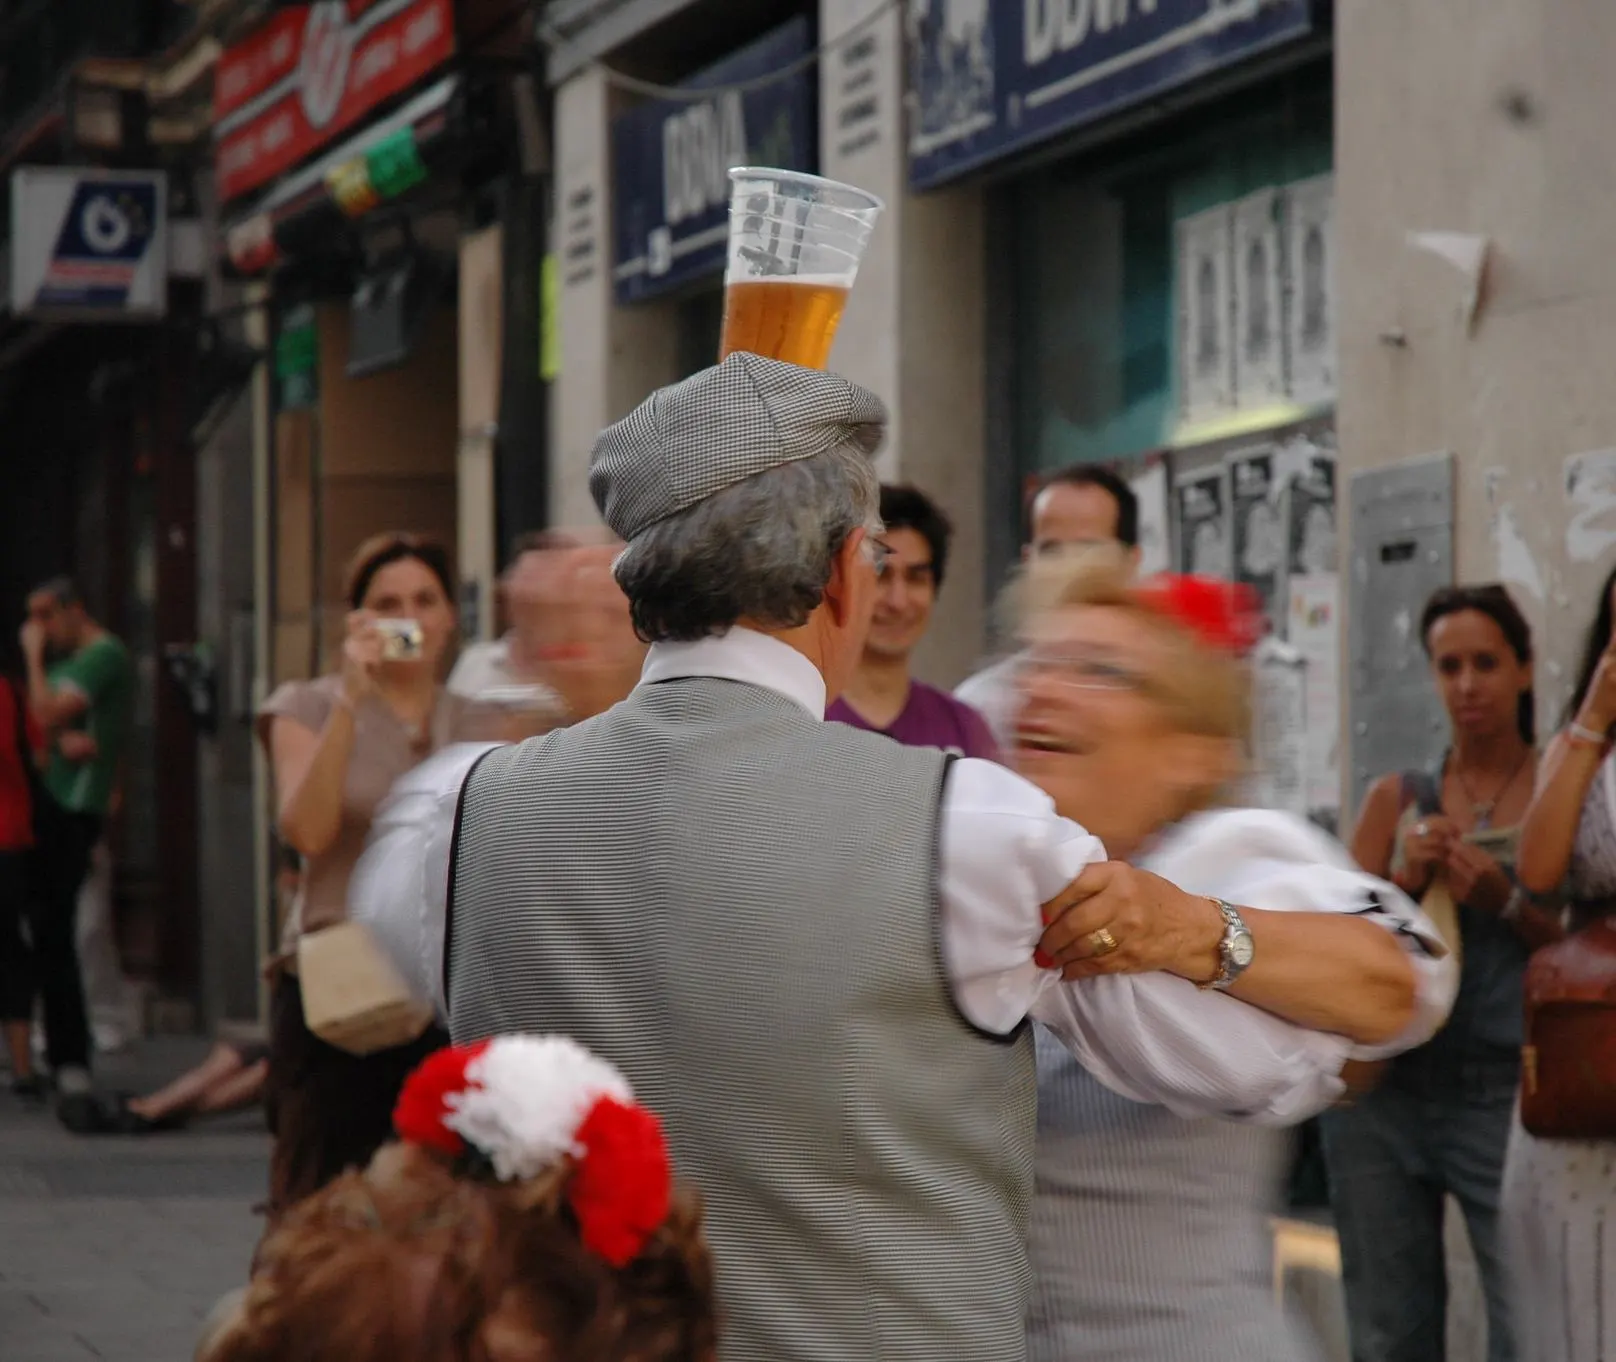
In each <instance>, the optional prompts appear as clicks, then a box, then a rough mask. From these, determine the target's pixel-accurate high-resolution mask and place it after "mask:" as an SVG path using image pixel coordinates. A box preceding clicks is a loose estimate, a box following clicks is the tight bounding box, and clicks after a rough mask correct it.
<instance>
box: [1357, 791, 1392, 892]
mask: <svg viewBox="0 0 1616 1362" xmlns="http://www.w3.org/2000/svg"><path fill="white" fill-rule="evenodd" d="M1401 797H1402V782H1401V781H1400V780H1399V779H1398V778H1397V777H1396V776H1382V777H1381V778H1380V779H1379V780H1377V781H1376V782H1375V783H1374V784H1373V785H1371V786H1370V787H1369V794H1368V795H1367V796H1366V797H1365V799H1364V802H1363V807H1362V808H1361V809H1359V810H1358V826H1357V827H1355V828H1354V829H1353V830H1352V859H1353V860H1355V861H1357V862H1358V864H1359V865H1361V866H1362V867H1363V868H1364V869H1365V870H1367V871H1368V872H1369V873H1370V874H1371V875H1378V876H1379V877H1380V878H1381V879H1383V880H1389V879H1390V878H1391V868H1392V849H1393V848H1394V847H1395V846H1396V844H1397V820H1398V819H1399V818H1400V817H1402V812H1403V811H1402V808H1401V807H1400V801H1401Z"/></svg>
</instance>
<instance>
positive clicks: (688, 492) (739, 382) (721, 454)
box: [589, 351, 887, 540]
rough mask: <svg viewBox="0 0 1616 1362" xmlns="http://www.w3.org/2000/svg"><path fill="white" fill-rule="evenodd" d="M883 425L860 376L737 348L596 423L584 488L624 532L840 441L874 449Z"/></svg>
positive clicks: (882, 411) (631, 533)
mask: <svg viewBox="0 0 1616 1362" xmlns="http://www.w3.org/2000/svg"><path fill="white" fill-rule="evenodd" d="M886 423H887V411H886V407H885V406H884V405H883V404H882V402H881V399H880V398H879V397H877V396H876V395H875V394H874V393H872V392H868V391H867V390H865V389H864V388H861V387H859V386H858V385H857V384H856V383H850V382H848V380H847V379H845V378H842V377H840V376H839V375H837V374H830V373H826V372H824V371H823V370H821V369H804V368H802V367H801V366H800V365H796V364H784V363H782V362H781V361H780V360H777V359H765V358H763V357H762V356H761V355H752V354H747V353H745V352H744V351H736V352H735V353H733V354H731V355H729V356H728V357H727V358H726V359H725V360H724V361H723V362H722V363H720V364H718V365H716V366H715V367H713V368H711V369H703V370H702V371H701V372H700V373H698V374H695V375H693V376H692V377H690V378H687V379H685V380H684V382H682V383H675V384H673V385H672V386H671V387H667V388H659V389H658V390H657V391H656V392H654V393H652V394H651V396H650V397H648V398H646V399H645V401H644V402H642V403H640V405H639V406H638V407H636V408H635V409H634V410H633V411H632V412H630V413H629V414H628V415H627V416H625V417H624V418H623V419H622V420H621V421H619V422H618V423H617V424H616V425H613V426H608V427H607V428H606V429H605V430H604V431H602V432H601V435H600V438H599V439H598V440H597V441H596V442H595V449H594V452H593V453H592V454H591V455H590V458H589V490H590V492H591V493H592V494H593V495H594V498H595V505H596V506H598V507H599V508H600V513H601V515H602V516H604V517H605V519H606V523H607V524H608V525H610V526H611V527H612V529H613V530H615V531H616V532H617V533H618V535H620V536H621V537H622V538H623V539H625V540H629V539H633V538H634V537H635V536H636V535H638V534H641V533H643V532H644V531H646V530H648V529H649V528H650V527H651V526H652V525H655V524H656V523H657V522H658V521H660V520H666V519H667V518H668V517H669V516H671V515H677V514H678V513H679V512H680V511H684V510H688V509H689V508H690V507H692V506H694V505H695V504H696V503H697V502H700V501H705V500H706V499H707V498H708V497H710V496H712V495H713V494H714V493H715V492H722V491H723V490H724V489H725V488H726V487H733V486H734V485H735V484H736V483H738V482H745V481H746V479H747V478H751V477H756V476H757V475H758V474H759V473H766V472H768V471H769V469H771V468H779V467H781V466H782V465H784V464H788V463H795V462H797V461H798V460H799V459H811V458H812V457H813V456H814V455H815V454H823V453H824V452H825V451H826V450H829V449H834V448H836V447H837V446H838V445H846V446H849V447H851V448H853V449H856V450H858V451H860V452H861V453H863V454H866V455H871V454H874V453H875V451H876V450H877V449H879V448H880V447H881V441H882V439H883V438H884V437H885V435H886Z"/></svg>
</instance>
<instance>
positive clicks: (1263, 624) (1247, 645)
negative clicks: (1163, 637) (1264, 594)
mask: <svg viewBox="0 0 1616 1362" xmlns="http://www.w3.org/2000/svg"><path fill="white" fill-rule="evenodd" d="M1135 595H1136V596H1137V598H1138V600H1139V603H1140V604H1141V605H1143V606H1145V607H1146V608H1147V609H1149V610H1153V611H1155V612H1156V613H1157V614H1158V615H1163V616H1165V617H1166V618H1167V619H1169V620H1171V621H1172V622H1173V623H1174V624H1177V625H1179V626H1180V627H1182V628H1183V629H1185V630H1187V631H1188V632H1189V633H1190V634H1192V635H1193V636H1194V637H1195V639H1196V641H1197V642H1198V643H1201V644H1202V645H1204V646H1205V647H1208V648H1213V649H1216V650H1217V651H1218V652H1222V653H1233V654H1235V655H1236V656H1237V657H1242V656H1244V655H1245V654H1246V653H1249V652H1250V651H1251V650H1252V648H1254V647H1255V646H1256V645H1257V642H1258V640H1260V639H1261V638H1262V636H1263V634H1264V633H1265V632H1266V631H1267V621H1266V619H1265V618H1264V616H1263V612H1262V601H1261V599H1260V598H1259V597H1258V595H1257V593H1256V592H1255V591H1253V590H1252V589H1251V587H1249V586H1247V585H1246V584H1245V583H1244V582H1226V581H1224V580H1222V579H1221V578H1218V577H1196V576H1191V575H1189V574H1187V573H1175V572H1162V573H1158V574H1156V575H1155V576H1154V577H1150V578H1147V579H1146V580H1145V581H1143V582H1141V583H1140V584H1139V586H1138V588H1137V589H1136V592H1135Z"/></svg>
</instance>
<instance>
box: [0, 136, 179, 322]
mask: <svg viewBox="0 0 1616 1362" xmlns="http://www.w3.org/2000/svg"><path fill="white" fill-rule="evenodd" d="M167 189H168V181H167V179H166V177H165V176H164V175H163V174H162V172H161V171H150V172H141V171H128V170H102V169H89V168H71V167H60V166H27V167H24V168H21V169H18V170H15V171H13V172H12V175H11V300H12V307H13V308H14V309H15V311H16V312H17V314H18V315H19V316H29V315H46V314H51V313H56V314H64V313H71V314H74V315H77V316H87V315H96V316H104V317H106V319H107V320H109V321H124V320H127V319H129V318H130V317H138V316H144V317H160V316H162V315H163V312H164V310H165V308H166V306H167V303H168V259H167V240H168V223H167V211H168V209H167V203H168V196H167Z"/></svg>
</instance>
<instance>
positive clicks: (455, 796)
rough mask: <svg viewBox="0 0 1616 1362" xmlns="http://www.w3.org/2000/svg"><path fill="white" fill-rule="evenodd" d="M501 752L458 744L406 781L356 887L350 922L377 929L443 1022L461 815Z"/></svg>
mask: <svg viewBox="0 0 1616 1362" xmlns="http://www.w3.org/2000/svg"><path fill="white" fill-rule="evenodd" d="M497 746H499V744H497V743H456V744H455V745H453V746H450V747H445V748H443V749H442V750H441V751H439V752H436V753H434V754H433V755H432V756H431V757H429V758H427V760H426V761H424V762H422V763H421V764H420V765H419V766H417V767H415V768H413V769H412V770H411V771H409V772H408V773H407V774H406V775H404V776H403V777H401V778H400V779H399V781H398V783H397V784H395V785H394V786H393V789H392V791H391V793H390V794H389V795H388V796H387V798H386V799H385V800H383V801H382V804H381V806H380V807H379V808H378V809H377V810H376V817H375V820H374V821H373V822H372V824H371V832H370V839H369V841H368V842H367V843H366V846H365V852H364V854H363V855H362V856H361V857H360V858H359V863H358V865H356V866H355V867H354V873H353V878H352V880H351V881H350V882H349V888H348V916H349V918H350V919H351V920H352V921H355V922H362V923H364V924H365V925H366V926H367V927H368V928H369V929H370V932H371V934H372V935H373V936H374V937H375V938H376V941H377V943H378V944H379V945H380V946H381V947H382V949H383V950H384V951H386V953H387V955H388V957H389V958H390V959H391V960H392V962H393V964H394V966H395V967H396V968H397V970H398V971H399V973H400V975H401V976H402V977H403V978H404V981H405V982H406V983H407V984H408V985H409V987H410V990H411V992H412V993H414V994H415V996H416V997H418V998H420V999H421V1000H422V1001H423V1002H426V1003H429V1004H431V1006H432V1007H433V1008H434V1009H435V1011H436V1012H437V1014H438V1016H439V1017H440V1018H441V1017H443V1016H444V1015H445V1008H444V999H443V937H444V923H445V916H446V913H447V910H448V898H449V851H450V845H451V843H452V842H453V840H454V825H455V811H456V809H457V808H458V807H459V804H460V790H461V787H462V786H463V785H464V784H465V782H466V778H467V776H468V775H470V773H471V769H472V767H474V766H475V765H476V764H477V763H478V761H480V760H481V759H482V758H483V757H484V756H485V755H486V754H487V753H489V752H491V751H493V750H494V748H496V747H497Z"/></svg>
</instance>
